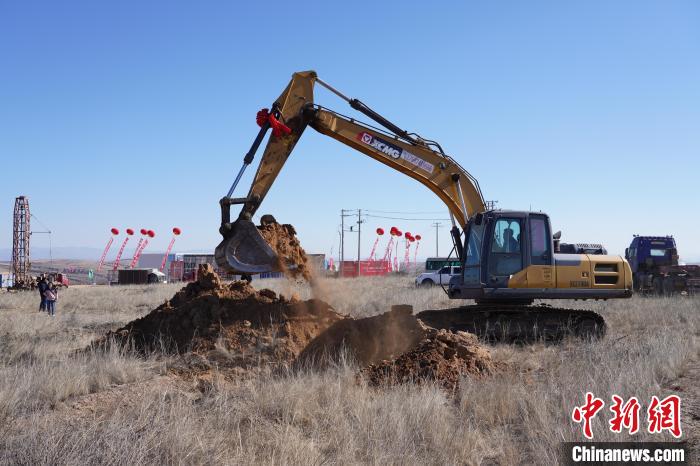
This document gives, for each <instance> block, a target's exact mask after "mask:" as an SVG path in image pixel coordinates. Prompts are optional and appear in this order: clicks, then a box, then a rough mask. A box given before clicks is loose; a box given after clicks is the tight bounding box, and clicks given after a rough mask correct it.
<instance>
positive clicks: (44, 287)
mask: <svg viewBox="0 0 700 466" xmlns="http://www.w3.org/2000/svg"><path fill="white" fill-rule="evenodd" d="M37 288H38V289H39V297H40V298H41V304H39V311H40V312H41V311H46V296H44V293H46V290H48V289H49V284H48V283H47V281H46V276H45V275H44V274H41V277H40V278H39V284H38V285H37Z"/></svg>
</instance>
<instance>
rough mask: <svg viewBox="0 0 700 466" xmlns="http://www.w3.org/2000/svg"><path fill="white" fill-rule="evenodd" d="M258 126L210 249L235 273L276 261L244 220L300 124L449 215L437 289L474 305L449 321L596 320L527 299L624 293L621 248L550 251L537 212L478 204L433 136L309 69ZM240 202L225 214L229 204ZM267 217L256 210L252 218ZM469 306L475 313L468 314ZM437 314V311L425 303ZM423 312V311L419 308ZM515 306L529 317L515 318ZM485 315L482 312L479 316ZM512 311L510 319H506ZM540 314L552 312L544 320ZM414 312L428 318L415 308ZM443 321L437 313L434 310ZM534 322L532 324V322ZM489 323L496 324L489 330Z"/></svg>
mask: <svg viewBox="0 0 700 466" xmlns="http://www.w3.org/2000/svg"><path fill="white" fill-rule="evenodd" d="M316 84H318V85H320V86H322V87H324V88H326V89H327V90H329V91H330V92H332V93H333V94H335V95H336V96H338V97H340V98H341V99H343V100H345V101H346V102H347V103H348V104H349V105H350V107H352V108H353V109H355V110H356V111H358V112H360V113H362V114H364V115H365V116H366V117H368V118H369V119H371V120H372V121H373V122H374V125H370V124H367V123H363V122H360V121H358V120H356V119H354V118H351V117H349V116H345V115H342V114H340V113H338V112H335V111H333V110H330V109H328V108H326V107H323V106H321V105H318V104H316V103H315V102H314V86H315V85H316ZM258 124H259V125H260V131H259V132H258V135H257V137H256V138H255V140H254V142H253V145H252V147H251V149H250V150H249V151H248V153H247V154H246V156H245V158H244V162H243V166H242V167H241V169H240V171H239V172H238V174H237V176H236V178H235V180H234V182H233V184H232V186H231V188H230V189H229V191H228V194H227V195H226V196H225V197H223V198H222V199H221V200H220V205H221V217H222V218H221V228H220V233H221V234H222V236H223V241H222V242H221V243H220V244H219V245H218V246H217V248H216V253H215V256H216V262H217V264H218V265H219V266H220V267H222V268H223V269H224V270H227V271H229V272H230V273H236V274H246V275H247V274H256V273H262V272H269V271H276V270H279V267H280V266H279V264H280V261H278V260H277V257H276V255H275V253H274V251H273V250H272V249H271V248H270V246H269V245H268V244H267V243H266V242H265V240H264V239H263V237H262V236H261V235H260V233H259V231H258V229H257V228H256V227H255V225H254V224H253V222H252V217H253V215H254V214H255V212H256V211H257V209H258V208H259V206H260V204H261V203H262V201H263V199H264V198H265V195H266V194H267V192H268V190H269V189H270V187H271V185H272V184H273V182H274V181H275V179H276V178H277V176H278V174H279V172H280V170H281V169H282V167H283V166H284V163H285V162H286V161H287V158H288V157H289V155H290V154H291V152H292V150H293V149H294V146H295V144H296V143H297V141H298V140H299V138H300V137H301V135H302V133H303V132H304V130H305V129H306V127H307V126H310V127H311V128H313V129H315V130H316V131H318V132H319V133H321V134H324V135H326V136H330V137H331V138H333V139H335V140H337V141H340V142H341V143H343V144H345V145H347V146H349V147H351V148H353V149H355V150H357V151H359V152H361V153H363V154H365V155H368V156H369V157H371V158H373V159H374V160H376V161H378V162H381V163H383V164H385V165H388V166H389V167H391V168H394V169H395V170H397V171H399V172H400V173H403V174H405V175H407V176H410V177H411V178H413V179H415V180H416V181H418V182H420V183H421V184H423V185H424V186H426V187H427V188H428V189H430V190H431V191H432V192H433V193H435V194H436V195H437V196H438V197H439V198H440V199H441V200H442V201H443V202H444V203H445V204H446V205H447V208H448V210H449V212H450V215H451V219H452V225H453V226H452V230H451V235H452V239H453V242H454V250H455V251H456V254H457V257H458V258H459V259H460V261H461V263H462V265H463V266H462V273H461V275H460V276H457V277H453V278H452V279H451V281H450V283H449V286H448V287H447V290H446V291H447V293H448V296H449V297H450V298H454V299H474V300H475V301H476V304H477V305H476V306H467V307H463V308H459V309H461V310H463V311H464V312H461V314H463V315H465V316H466V315H467V314H469V316H468V317H464V318H460V317H459V316H457V314H460V313H453V314H452V315H451V316H450V317H449V318H448V320H450V322H449V323H448V324H445V325H448V326H450V327H451V328H452V329H465V330H471V331H473V330H474V328H469V327H470V326H472V327H474V326H475V325H476V324H475V322H476V321H479V322H481V323H484V322H482V321H483V319H485V318H486V317H488V318H489V319H488V320H489V322H486V324H488V323H494V322H497V323H498V325H497V326H496V327H501V326H503V325H504V324H506V323H507V324H512V323H513V322H515V323H519V324H523V325H524V326H526V327H527V326H530V325H533V324H534V325H541V326H546V325H548V323H549V324H552V323H554V324H557V325H560V324H561V322H562V320H564V321H566V322H567V323H568V324H569V325H574V326H582V327H585V328H587V329H590V328H591V327H596V328H598V331H600V329H601V328H604V322H603V321H602V317H600V316H598V315H597V314H595V313H592V312H590V311H574V310H562V309H557V308H550V307H547V308H545V307H543V306H529V305H530V304H532V302H533V300H535V299H609V298H627V297H630V296H631V295H632V273H631V269H630V266H629V264H628V263H627V261H626V260H625V259H624V258H623V257H621V256H612V255H589V254H558V253H556V251H555V244H557V243H558V240H559V237H558V233H557V234H552V230H551V225H550V221H549V217H548V216H547V215H546V214H544V213H542V212H526V211H509V210H495V209H487V208H486V202H485V201H484V198H483V195H482V193H481V189H480V187H479V183H478V182H477V180H476V179H475V178H474V177H473V176H472V175H470V174H469V172H467V171H466V170H465V169H464V168H462V167H461V166H460V165H459V163H457V161H456V160H454V159H453V158H452V157H450V156H448V155H447V154H445V152H444V151H443V149H442V147H441V146H440V144H438V143H437V142H435V141H432V140H429V139H424V138H422V137H420V136H419V135H417V134H415V133H409V132H407V131H405V130H403V129H401V128H400V127H398V126H397V125H395V124H394V123H392V122H390V121H389V120H387V119H386V118H384V117H383V116H381V115H380V114H378V113H377V112H375V111H374V110H372V109H371V108H370V107H368V106H367V105H365V104H364V103H363V102H361V101H360V100H358V99H353V98H349V97H347V96H345V95H344V94H342V93H341V92H340V91H338V90H337V89H335V88H334V87H332V86H331V85H329V84H328V83H326V82H324V81H323V80H321V79H320V78H319V77H318V76H317V74H316V73H315V72H314V71H304V72H298V73H294V74H293V76H292V79H291V81H290V83H289V85H288V86H287V87H286V89H285V90H284V91H283V92H282V94H281V95H280V97H279V98H278V99H277V100H275V101H274V103H273V104H272V106H271V108H270V109H269V110H264V111H261V112H259V113H258ZM271 128H272V132H273V134H272V136H271V137H270V139H269V141H268V143H267V146H266V147H265V150H264V153H263V155H262V158H261V160H260V164H259V166H258V169H257V172H256V174H255V177H254V179H253V183H252V186H251V188H250V190H249V192H248V195H247V196H246V197H244V198H234V197H232V195H233V192H234V190H235V188H236V186H237V185H238V183H239V181H240V180H241V177H242V175H243V173H244V171H245V170H246V168H247V167H248V166H249V165H250V164H251V163H252V161H253V159H254V156H255V153H256V152H257V150H258V148H259V146H260V145H261V143H262V141H263V139H264V138H265V136H266V133H267V132H268V131H269V130H270V129H271ZM236 204H242V206H243V207H242V209H241V212H240V214H239V215H238V218H237V219H236V220H235V221H233V222H231V214H230V209H231V206H232V205H236ZM271 221H274V218H273V217H271V216H263V218H262V222H263V223H265V222H271ZM477 311H478V314H477V313H476V312H477ZM426 312H427V313H431V312H441V311H426ZM422 314H425V313H422ZM523 314H530V315H531V316H535V317H534V319H533V318H530V319H526V320H523V318H522V315H523ZM484 316H486V317H484ZM516 316H517V317H516ZM550 317H554V320H551V319H550ZM423 318H429V316H428V315H424V316H423ZM439 319H442V320H444V319H445V315H444V313H443V314H440V315H439ZM533 320H534V322H533ZM496 331H498V330H496Z"/></svg>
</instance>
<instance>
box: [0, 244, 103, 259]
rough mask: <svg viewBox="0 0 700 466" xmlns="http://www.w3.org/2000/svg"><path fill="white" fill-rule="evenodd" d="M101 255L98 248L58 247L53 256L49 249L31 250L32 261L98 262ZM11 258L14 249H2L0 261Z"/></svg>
mask: <svg viewBox="0 0 700 466" xmlns="http://www.w3.org/2000/svg"><path fill="white" fill-rule="evenodd" d="M115 254H116V253H115ZM101 255H102V251H101V250H100V249H97V248H85V247H71V246H58V247H55V248H52V250H51V254H49V248H45V247H39V248H32V249H31V258H32V260H35V259H36V260H47V259H49V258H51V257H53V258H54V259H57V258H59V259H77V260H94V261H98V260H99V259H100V256H101ZM11 257H12V248H0V261H9V260H10V259H11Z"/></svg>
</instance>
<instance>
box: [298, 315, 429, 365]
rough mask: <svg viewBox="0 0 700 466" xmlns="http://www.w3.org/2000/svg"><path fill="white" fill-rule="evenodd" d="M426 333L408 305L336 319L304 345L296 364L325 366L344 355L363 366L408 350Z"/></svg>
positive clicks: (425, 329)
mask: <svg viewBox="0 0 700 466" xmlns="http://www.w3.org/2000/svg"><path fill="white" fill-rule="evenodd" d="M426 335H427V327H425V326H424V325H423V324H422V322H420V321H419V320H418V319H416V317H415V316H414V315H413V314H412V312H411V308H410V306H393V307H392V310H391V311H390V312H386V313H384V314H381V315H378V316H373V317H366V318H364V319H344V320H341V321H338V322H336V323H335V324H333V325H332V326H331V327H329V328H328V329H327V330H326V331H325V332H323V334H321V335H320V336H319V337H317V338H316V339H314V340H313V341H312V342H311V343H310V344H309V345H308V346H307V347H306V348H304V350H303V351H302V352H301V354H300V355H299V358H298V359H297V364H300V365H308V364H313V365H315V366H318V365H326V364H327V363H328V362H330V361H335V360H338V359H339V358H341V357H343V356H346V355H347V356H349V357H350V358H351V359H353V360H354V361H355V362H356V363H357V364H358V365H360V366H366V365H368V364H373V363H377V362H380V361H382V360H385V359H390V358H393V357H395V356H398V355H399V354H401V353H404V352H406V351H408V350H410V349H411V348H413V347H414V346H415V345H417V344H418V342H420V341H421V340H423V339H424V338H425V337H426Z"/></svg>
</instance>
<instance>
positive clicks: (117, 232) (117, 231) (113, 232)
mask: <svg viewBox="0 0 700 466" xmlns="http://www.w3.org/2000/svg"><path fill="white" fill-rule="evenodd" d="M109 231H111V232H112V234H113V235H118V234H119V230H117V229H116V228H114V227H113V228H112V229H111V230H109Z"/></svg>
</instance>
